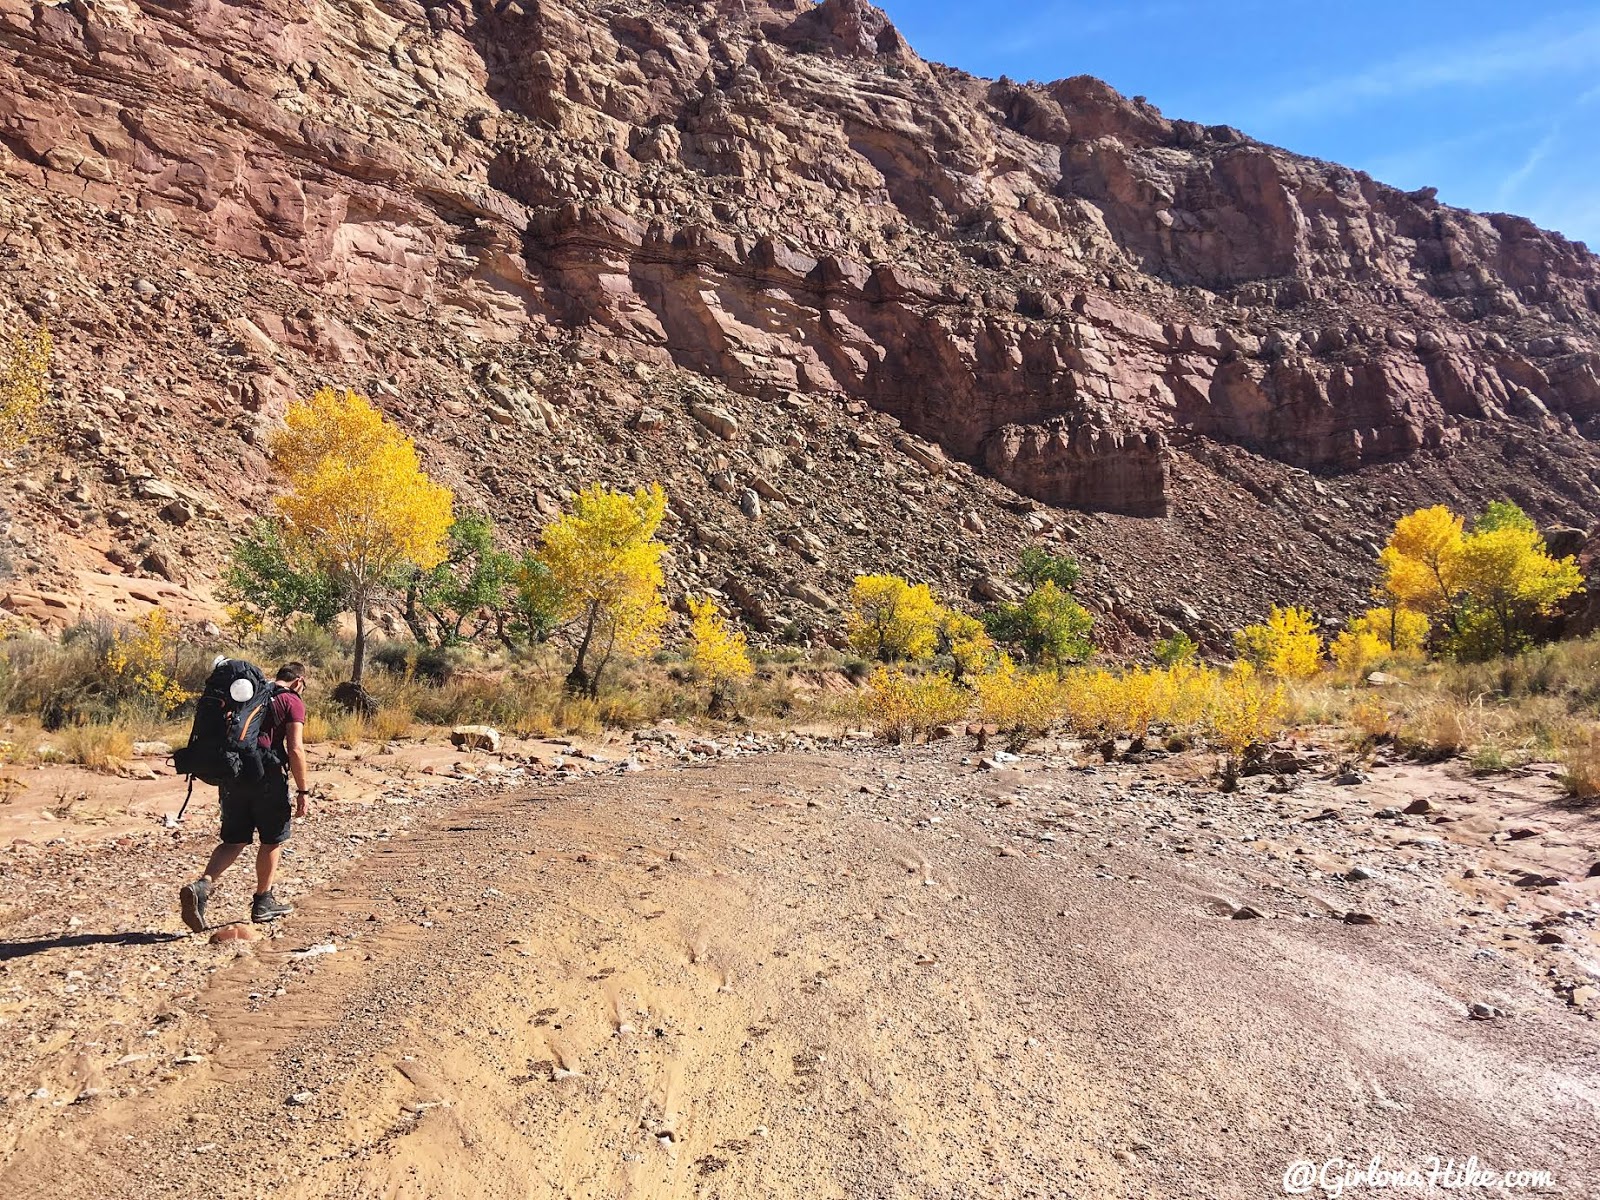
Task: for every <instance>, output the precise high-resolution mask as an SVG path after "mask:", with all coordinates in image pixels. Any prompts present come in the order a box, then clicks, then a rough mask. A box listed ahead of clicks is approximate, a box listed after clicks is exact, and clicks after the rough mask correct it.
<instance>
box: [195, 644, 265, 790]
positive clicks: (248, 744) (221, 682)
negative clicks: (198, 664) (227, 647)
mask: <svg viewBox="0 0 1600 1200" xmlns="http://www.w3.org/2000/svg"><path fill="white" fill-rule="evenodd" d="M241 682H242V683H245V684H248V685H249V688H248V692H249V694H248V695H247V696H245V698H244V699H242V700H240V699H235V696H236V695H241V696H242V695H245V692H246V689H245V688H244V687H241V686H239V685H240V684H241ZM276 691H277V689H276V688H274V687H273V686H272V684H271V683H270V682H269V681H268V679H267V677H266V676H265V675H263V674H262V673H261V668H259V667H257V666H256V665H255V664H254V663H247V662H245V661H244V660H243V659H241V658H225V659H223V660H222V661H221V662H219V663H218V664H217V665H216V666H215V667H214V668H212V671H211V674H210V676H209V677H208V678H207V679H206V686H205V690H204V691H203V692H201V693H200V699H199V700H198V701H197V702H196V703H195V713H194V728H193V729H192V730H190V731H189V744H188V745H187V746H185V747H183V748H182V749H181V750H178V751H176V752H175V753H174V754H173V756H172V765H173V766H174V767H176V768H177V769H178V774H180V775H188V776H190V777H191V778H193V779H198V780H200V781H201V782H202V783H209V784H212V785H218V784H223V783H232V782H233V781H235V780H239V779H260V778H261V777H262V776H263V775H264V774H265V773H266V768H267V766H268V764H270V763H276V762H277V755H275V754H274V753H273V752H272V751H271V750H263V749H262V748H261V745H260V738H261V731H262V727H263V726H264V725H265V724H266V721H267V717H268V715H269V714H270V713H271V712H272V699H273V696H274V694H275V693H276Z"/></svg>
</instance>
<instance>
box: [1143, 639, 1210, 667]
mask: <svg viewBox="0 0 1600 1200" xmlns="http://www.w3.org/2000/svg"><path fill="white" fill-rule="evenodd" d="M1154 654H1155V660H1156V665H1158V666H1162V667H1175V666H1177V665H1179V664H1180V663H1191V662H1194V661H1195V660H1196V659H1197V658H1199V657H1200V647H1199V645H1198V644H1197V643H1196V642H1195V640H1194V639H1193V638H1192V637H1190V636H1189V635H1188V634H1187V633H1184V632H1183V631H1182V630H1179V631H1178V632H1177V633H1175V634H1173V635H1172V636H1171V637H1169V638H1162V639H1161V640H1160V641H1159V642H1157V643H1156V644H1155V649H1154Z"/></svg>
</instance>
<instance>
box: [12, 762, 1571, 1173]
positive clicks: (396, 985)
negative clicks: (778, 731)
mask: <svg viewBox="0 0 1600 1200" xmlns="http://www.w3.org/2000/svg"><path fill="white" fill-rule="evenodd" d="M958 757H959V752H958V751H955V750H951V749H948V748H946V749H933V750H927V751H917V752H915V753H912V754H909V755H906V756H900V755H897V754H885V753H882V752H870V751H856V752H849V753H846V752H830V753H824V754H817V755H810V756H804V757H802V756H797V755H770V756H764V757H760V758H752V759H746V760H741V761H734V762H727V763H720V764H714V765H710V766H704V767H695V768H688V769H663V770H657V771H650V772H646V773H642V774H636V775H632V776H626V777H622V778H606V779H599V778H597V779H591V780H587V781H581V782H574V783H570V784H566V785H563V786H559V787H557V786H553V785H552V786H534V787H530V788H529V789H528V790H527V791H524V792H520V793H514V794H501V795H493V796H487V797H484V798H481V799H479V800H476V801H474V802H472V803H470V804H468V805H467V806H465V807H463V808H460V809H457V810H455V811H453V812H451V813H449V814H447V815H445V816H442V817H440V818H439V819H437V820H435V821H433V822H431V823H430V824H428V825H427V826H425V827H422V828H419V829H418V831H417V832H416V833H415V834H414V835H413V836H409V837H404V838H396V839H392V840H390V841H387V842H385V843H382V844H380V845H377V846H375V847H374V848H372V849H371V850H370V851H369V852H368V853H367V854H366V855H365V856H364V857H363V858H362V859H361V860H360V861H359V862H358V863H356V864H355V865H353V866H351V867H349V868H348V869H346V870H344V871H343V873H342V874H341V875H340V876H339V877H338V878H337V879H335V880H333V881H332V882H330V883H329V884H327V885H326V886H324V887H321V888H319V889H318V890H316V891H314V892H312V893H310V894H308V895H304V896H301V897H299V899H298V910H297V912H296V914H295V916H294V917H293V918H291V919H290V920H289V921H288V922H286V924H285V926H284V928H283V929H282V930H281V934H282V936H281V937H279V938H277V939H274V940H272V941H270V942H267V943H263V944H261V945H260V946H258V947H257V948H256V949H254V950H253V951H252V952H250V953H246V954H241V955H240V956H239V957H237V958H236V959H234V960H232V961H230V962H229V963H228V964H227V965H226V967H225V968H224V969H223V970H220V971H218V972H216V973H215V974H214V975H212V976H211V978H210V982H209V983H208V984H207V985H206V986H205V988H204V989H203V991H201V992H200V993H199V994H198V997H197V999H196V1002H195V1005H194V1011H193V1013H192V1014H190V1015H189V1016H187V1017H186V1018H185V1021H186V1025H185V1028H186V1030H187V1033H186V1037H187V1040H188V1043H189V1044H190V1045H191V1047H192V1048H193V1050H192V1053H191V1057H194V1058H198V1059H201V1060H202V1061H196V1062H191V1063H189V1064H187V1065H185V1066H183V1067H181V1068H176V1069H173V1070H170V1071H167V1072H166V1073H165V1074H161V1075H156V1076H153V1077H151V1078H150V1080H149V1085H148V1086H147V1087H146V1088H142V1089H140V1090H139V1091H138V1094H136V1095H132V1096H127V1097H109V1098H108V1097H107V1096H105V1095H100V1096H97V1097H95V1098H94V1099H92V1100H90V1101H89V1102H86V1103H80V1104H68V1105H66V1106H64V1107H58V1108H55V1109H53V1110H51V1111H50V1113H49V1114H48V1119H45V1118H39V1119H38V1120H35V1121H34V1122H32V1123H30V1125H29V1132H28V1134H27V1136H25V1137H23V1138H22V1139H21V1141H20V1142H19V1143H18V1144H17V1145H16V1146H15V1148H14V1149H13V1150H12V1151H11V1152H10V1154H9V1155H8V1156H7V1157H6V1159H5V1160H4V1164H3V1167H0V1192H4V1194H7V1195H19V1196H21V1195H27V1196H69V1195H71V1196H86V1195H94V1196H119V1197H120V1196H127V1197H142V1196H156V1195H164V1194H168V1193H172V1192H180V1193H184V1194H210V1195H218V1196H235V1195H237V1196H254V1195H266V1194H268V1193H269V1192H270V1193H271V1194H273V1195H279V1196H292V1197H324V1196H348V1197H396V1198H399V1197H408V1198H409V1197H417V1198H420V1197H439V1196H457V1195H460V1196H486V1197H501V1196H504V1197H512V1196H515V1197H529V1196H533V1197H573V1198H578V1197H594V1198H619V1197H651V1198H677V1197H727V1198H732V1197H754V1196H762V1197H768V1196H770V1197H789V1196H796V1197H799V1196H804V1197H807V1198H808V1200H812V1198H816V1200H820V1198H831V1197H839V1198H845V1197H850V1198H855V1197H893V1198H896V1200H900V1198H905V1200H911V1198H913V1197H918V1198H924V1197H948V1198H950V1200H955V1198H958V1197H960V1198H966V1197H1024V1196H1040V1197H1062V1196H1065V1197H1082V1198H1088V1197H1094V1198H1097V1200H1098V1198H1102V1197H1130V1198H1131V1197H1157V1198H1165V1197H1173V1198H1176V1197H1194V1196H1206V1197H1219V1198H1225V1200H1227V1198H1233V1197H1239V1198H1241V1200H1245V1198H1252V1200H1253V1198H1256V1197H1263V1196H1273V1195H1282V1194H1283V1188H1282V1182H1281V1181H1282V1176H1283V1172H1284V1169H1285V1167H1286V1166H1287V1164H1288V1163H1289V1162H1290V1161H1292V1160H1295V1159H1301V1158H1307V1159H1312V1160H1315V1161H1318V1162H1320V1161H1322V1160H1323V1159H1327V1158H1330V1157H1344V1158H1347V1159H1350V1160H1351V1161H1353V1162H1354V1161H1359V1162H1361V1163H1363V1164H1364V1163H1365V1162H1366V1161H1367V1160H1368V1159H1370V1158H1371V1157H1372V1156H1374V1155H1381V1156H1383V1157H1384V1158H1385V1159H1386V1160H1388V1161H1389V1162H1390V1163H1391V1164H1394V1165H1398V1164H1400V1163H1405V1164H1425V1163H1426V1161H1427V1159H1428V1158H1429V1156H1432V1155H1435V1154H1437V1155H1440V1156H1442V1157H1444V1158H1446V1159H1449V1158H1455V1159H1458V1160H1464V1159H1465V1158H1467V1157H1468V1156H1469V1155H1476V1156H1477V1157H1478V1159H1479V1160H1480V1161H1481V1162H1483V1163H1485V1164H1487V1165H1489V1166H1490V1167H1493V1168H1495V1169H1502V1170H1503V1169H1513V1168H1526V1169H1540V1170H1548V1171H1549V1172H1550V1173H1551V1174H1552V1176H1553V1178H1554V1187H1553V1188H1552V1189H1547V1190H1546V1191H1545V1192H1544V1193H1543V1194H1548V1195H1558V1196H1564V1197H1573V1198H1577V1197H1588V1196H1593V1195H1595V1194H1600V1138H1597V1135H1596V1134H1595V1129H1596V1124H1595V1118H1596V1115H1597V1112H1600V1035H1597V1026H1596V1024H1595V1022H1593V1021H1592V1020H1589V1019H1587V1018H1586V1017H1585V1016H1583V1015H1582V1014H1581V1013H1579V1012H1577V1011H1575V1010H1573V1009H1572V1008H1569V1007H1568V1006H1567V1005H1565V1004H1564V1003H1562V1002H1561V1000H1559V999H1558V998H1557V997H1556V996H1555V995H1554V994H1552V993H1551V992H1550V990H1549V989H1548V988H1547V987H1546V986H1544V985H1543V984H1542V983H1541V982H1540V980H1539V977H1538V975H1537V974H1536V973H1535V972H1534V971H1532V970H1530V969H1529V968H1528V966H1527V965H1526V964H1525V963H1524V962H1522V961H1520V959H1518V957H1517V956H1516V955H1514V954H1495V955H1493V956H1492V957H1490V956H1485V955H1484V954H1483V953H1482V940H1483V939H1482V938H1481V937H1469V936H1465V935H1463V933H1462V932H1461V925H1460V922H1461V916H1460V914H1461V911H1462V905H1463V904H1472V903H1478V902H1479V901H1476V900H1471V899H1468V900H1463V898H1462V896H1461V894H1460V892H1459V890H1457V889H1455V888H1453V887H1451V886H1448V884H1447V883H1446V882H1445V880H1446V877H1447V876H1449V875H1450V873H1451V872H1452V871H1455V870H1458V869H1459V861H1457V860H1456V859H1454V858H1451V857H1450V856H1449V854H1446V853H1445V852H1444V851H1434V852H1435V853H1436V854H1438V855H1443V857H1441V859H1440V862H1439V863H1438V864H1437V869H1436V870H1435V869H1434V868H1429V869H1428V870H1424V871H1423V872H1422V874H1421V875H1418V876H1416V880H1417V882H1416V886H1415V887H1411V886H1410V878H1411V877H1410V876H1407V883H1408V886H1407V889H1405V890H1396V891H1395V892H1394V895H1393V896H1392V897H1391V899H1392V901H1393V902H1392V904H1390V905H1388V906H1387V908H1386V912H1385V916H1384V919H1383V923H1382V924H1378V925H1371V926H1353V925H1347V924H1344V923H1343V922H1341V921H1339V920H1337V919H1335V915H1336V914H1341V913H1342V912H1343V911H1347V910H1348V909H1349V908H1350V907H1351V906H1352V900H1351V898H1350V895H1349V894H1348V887H1349V885H1344V884H1337V883H1334V882H1331V881H1330V880H1331V877H1330V876H1328V875H1326V874H1323V875H1321V876H1318V877H1317V878H1315V879H1312V880H1311V881H1310V882H1307V881H1306V879H1305V878H1303V876H1304V871H1303V861H1304V860H1305V859H1306V858H1308V857H1310V858H1315V857H1317V856H1319V855H1321V856H1327V855H1330V854H1338V853H1343V850H1342V849H1340V847H1341V846H1343V844H1344V843H1345V842H1348V841H1352V840H1354V839H1356V838H1357V836H1358V834H1359V836H1360V837H1362V838H1366V841H1363V843H1362V845H1363V847H1365V848H1364V849H1363V850H1362V851H1361V853H1363V854H1365V855H1367V857H1369V858H1370V857H1375V856H1378V855H1379V853H1380V851H1381V853H1382V854H1387V855H1390V856H1391V857H1395V856H1404V855H1405V854H1407V853H1409V852H1408V851H1406V850H1403V849H1400V848H1396V847H1392V846H1390V845H1388V844H1387V843H1384V842H1382V841H1380V840H1374V839H1373V838H1371V837H1370V836H1368V834H1367V833H1366V832H1365V831H1366V828H1367V827H1366V826H1365V825H1358V824H1357V823H1352V822H1347V823H1346V824H1347V829H1346V833H1345V834H1344V835H1342V836H1335V835H1328V838H1327V840H1326V842H1325V843H1319V844H1318V845H1315V846H1312V845H1309V844H1305V845H1299V846H1298V851H1299V853H1298V854H1297V851H1296V849H1295V848H1293V847H1290V846H1289V845H1288V843H1287V841H1286V840H1285V839H1286V838H1287V837H1289V836H1290V834H1288V833H1281V832H1280V833H1279V834H1277V835H1274V833H1273V829H1269V828H1266V827H1263V828H1259V829H1257V828H1247V829H1244V830H1243V832H1242V833H1240V832H1239V831H1238V830H1237V829H1233V828H1232V826H1233V825H1235V824H1237V823H1238V822H1242V821H1247V820H1253V819H1255V817H1253V816H1251V815H1250V814H1253V813H1257V812H1266V811H1267V805H1268V801H1267V799H1266V798H1265V797H1261V796H1256V797H1251V798H1240V799H1238V800H1232V801H1226V802H1224V801H1221V800H1219V799H1218V798H1216V797H1215V796H1213V795H1206V794H1203V793H1195V794H1193V795H1189V796H1187V798H1179V799H1175V800H1171V801H1170V802H1168V803H1167V807H1166V808H1164V809H1159V810H1158V809H1156V808H1154V807H1152V805H1150V804H1148V803H1145V800H1146V799H1147V796H1146V795H1141V791H1140V790H1139V789H1145V791H1146V792H1148V791H1149V789H1153V788H1155V787H1157V786H1159V785H1158V783H1157V782H1153V781H1151V777H1150V776H1149V775H1148V773H1145V774H1141V773H1140V772H1139V771H1137V770H1136V769H1133V768H1126V769H1119V770H1116V771H1104V770H1102V771H1101V772H1098V773H1096V774H1089V773H1084V772H1077V771H1071V770H1066V769H1064V768H1063V769H1059V770H1042V771H1033V772H1031V773H1030V772H1028V771H1023V770H1008V771H996V772H978V771H975V770H973V769H972V768H970V767H965V766H961V765H958V763H957V761H956V760H957V758H958ZM1440 782H1441V781H1440V780H1439V779H1437V778H1436V779H1435V780H1434V784H1435V785H1438V784H1440ZM1396 786H1397V785H1396ZM1407 786H1408V787H1410V788H1411V790H1412V791H1413V792H1414V791H1415V790H1416V786H1417V785H1416V782H1415V781H1412V783H1410V784H1408V785H1407ZM1374 794H1375V795H1376V794H1377V793H1376V792H1375V793H1374ZM1303 803H1304V806H1305V807H1306V809H1307V811H1313V810H1319V809H1320V808H1321V807H1322V805H1321V804H1320V803H1318V802H1316V801H1315V799H1314V798H1310V799H1307V800H1306V801H1304V802H1303ZM1158 812H1167V813H1177V814H1178V815H1176V816H1171V817H1161V816H1158V815H1155V814H1157V813H1158ZM1303 815H1304V814H1299V815H1290V816H1285V817H1283V819H1282V822H1281V824H1282V828H1283V830H1290V831H1292V830H1315V831H1318V832H1317V833H1316V836H1318V837H1322V836H1324V835H1323V834H1322V833H1321V832H1320V831H1322V830H1323V829H1324V826H1325V824H1326V823H1319V824H1316V825H1308V824H1305V823H1303ZM935 817H937V818H938V819H937V820H935V819H933V818H935ZM1352 826H1353V827H1352ZM1274 828H1276V827H1274ZM1573 828H1574V829H1577V830H1578V833H1576V834H1574V835H1573V836H1572V837H1569V838H1568V839H1567V840H1566V841H1565V842H1564V843H1563V844H1564V845H1567V846H1568V847H1569V848H1571V847H1572V845H1573V840H1574V838H1576V839H1577V840H1579V841H1581V840H1582V839H1583V838H1587V837H1589V836H1590V835H1589V834H1587V833H1586V832H1584V831H1583V828H1582V826H1581V825H1574V826H1573ZM1224 829H1227V830H1230V832H1229V834H1228V836H1227V837H1226V838H1224V837H1223V836H1222V835H1221V831H1222V830H1224ZM1214 834H1215V835H1217V837H1216V846H1222V845H1223V843H1224V842H1225V841H1226V842H1228V843H1230V844H1232V845H1235V846H1239V847H1241V848H1240V849H1238V850H1228V849H1226V847H1224V848H1223V849H1215V847H1214V853H1198V854H1197V853H1195V850H1196V849H1203V848H1204V847H1205V845H1206V841H1205V839H1207V838H1210V837H1212V835H1214ZM1196 835H1198V836H1196ZM1295 836H1299V835H1295ZM1306 836H1311V835H1309V834H1307V835H1306ZM1394 840H1395V839H1392V838H1391V839H1389V842H1393V841H1394ZM1586 844H1587V843H1586ZM1583 852H1584V851H1583V850H1582V847H1578V848H1576V849H1572V853H1573V854H1574V855H1580V854H1581V853H1583ZM1452 853H1453V852H1452ZM1406 861H1409V859H1407V860H1406ZM1291 868H1292V869H1291ZM1386 869H1390V870H1394V868H1392V867H1390V868H1386ZM1430 870H1431V871H1433V874H1429V871H1430ZM1435 876H1437V878H1435ZM1363 886H1364V885H1363ZM1341 889H1345V890H1341ZM1562 890H1563V891H1564V892H1569V893H1570V894H1569V895H1566V896H1565V897H1564V899H1563V903H1567V904H1573V903H1577V902H1579V901H1581V902H1582V903H1584V904H1586V905H1588V906H1589V908H1590V909H1592V908H1593V906H1594V904H1595V901H1596V892H1597V890H1600V882H1597V881H1588V882H1586V883H1583V884H1575V885H1573V886H1571V887H1570V888H1566V889H1562ZM1241 901H1243V902H1248V903H1250V904H1252V905H1254V906H1255V907H1257V908H1259V909H1261V910H1262V911H1263V912H1265V913H1267V914H1268V919H1262V920H1230V919H1227V915H1226V914H1227V913H1229V912H1231V911H1232V907H1233V905H1234V904H1236V903H1238V902H1241ZM1367 906H1368V907H1371V905H1370V904H1368V905H1367ZM328 945H331V946H333V947H335V949H334V950H333V951H331V952H327V951H324V952H320V953H313V954H309V955H308V954H306V953H305V952H306V951H309V950H314V949H315V948H316V947H319V946H328ZM128 952H129V953H137V954H144V955H149V956H151V957H152V960H153V961H158V960H159V958H160V956H161V955H163V954H172V953H176V951H174V950H173V949H172V948H171V946H170V945H169V944H159V943H158V944H152V945H148V946H141V947H133V948H129V949H128ZM216 953H224V952H222V951H216ZM1478 997H1494V998H1495V999H1496V1001H1497V1003H1499V1004H1501V1005H1504V1006H1506V1007H1509V1008H1510V1009H1511V1010H1512V1011H1513V1013H1514V1014H1515V1015H1514V1016H1513V1017H1511V1018H1508V1019H1501V1020H1493V1021H1472V1020H1468V1019H1467V1017H1466V1014H1465V1004H1466V1003H1467V1002H1468V1001H1470V1000H1471V999H1474V998H1478ZM176 1048H177V1047H174V1049H176ZM35 1107H36V1108H37V1106H35ZM1469 1194H1470V1193H1469ZM1479 1194H1490V1195H1494V1194H1499V1193H1497V1192H1485V1193H1479Z"/></svg>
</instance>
